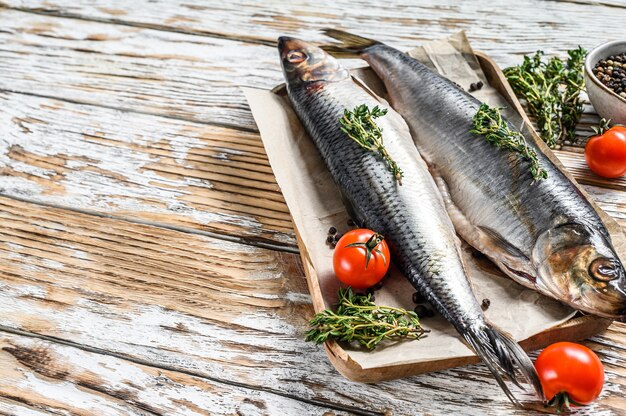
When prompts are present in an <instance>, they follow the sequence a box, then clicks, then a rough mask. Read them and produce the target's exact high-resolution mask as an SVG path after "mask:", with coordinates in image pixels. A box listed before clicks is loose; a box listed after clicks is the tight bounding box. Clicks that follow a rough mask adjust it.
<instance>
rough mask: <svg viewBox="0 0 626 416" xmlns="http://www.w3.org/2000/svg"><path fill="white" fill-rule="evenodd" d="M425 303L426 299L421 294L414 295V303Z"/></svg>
mask: <svg viewBox="0 0 626 416" xmlns="http://www.w3.org/2000/svg"><path fill="white" fill-rule="evenodd" d="M425 301H426V299H425V298H424V296H422V294H421V293H420V292H415V293H413V303H422V302H425Z"/></svg>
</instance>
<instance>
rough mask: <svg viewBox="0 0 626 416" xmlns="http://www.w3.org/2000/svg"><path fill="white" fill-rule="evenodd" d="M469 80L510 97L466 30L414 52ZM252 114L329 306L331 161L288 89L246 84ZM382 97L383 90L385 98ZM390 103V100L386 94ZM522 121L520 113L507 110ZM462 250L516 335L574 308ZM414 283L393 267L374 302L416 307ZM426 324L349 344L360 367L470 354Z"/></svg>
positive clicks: (334, 213) (493, 96) (493, 310)
mask: <svg viewBox="0 0 626 416" xmlns="http://www.w3.org/2000/svg"><path fill="white" fill-rule="evenodd" d="M409 54H410V55H411V56H413V57H415V58H416V59H419V60H420V61H422V62H424V63H426V64H427V65H428V66H430V67H431V68H433V69H435V70H437V71H439V72H440V73H442V74H443V75H445V76H446V77H448V78H449V79H451V80H452V81H455V82H456V83H458V84H459V85H461V86H463V87H464V88H466V89H467V88H468V87H469V85H470V84H471V83H475V82H477V81H482V82H483V83H484V84H485V86H484V87H483V88H482V89H481V90H479V91H477V92H476V93H475V95H476V96H477V98H478V99H480V100H482V101H485V102H487V103H489V104H490V105H493V106H500V107H505V106H506V101H505V100H504V98H503V97H502V96H500V95H499V94H498V92H497V91H496V90H495V89H494V88H492V87H490V86H489V85H487V79H486V77H485V76H484V74H483V73H482V70H481V68H480V65H479V63H478V61H477V60H476V57H475V56H474V54H473V52H472V49H471V47H470V45H469V43H468V41H467V39H466V38H465V35H464V34H463V33H460V34H457V35H454V36H452V37H450V38H448V39H444V40H436V41H432V42H428V43H425V44H424V45H422V46H421V47H420V48H416V49H414V50H412V51H410V52H409ZM353 75H355V76H356V77H358V80H359V81H358V82H363V83H364V84H365V85H366V86H367V87H369V88H370V89H371V90H372V91H373V92H375V93H376V94H378V95H379V96H381V97H382V96H384V88H383V87H382V83H381V82H380V80H379V79H378V78H377V77H376V75H375V74H374V73H373V71H372V70H371V69H369V68H363V69H357V70H354V71H353ZM244 92H245V94H246V97H247V99H248V103H249V104H250V108H251V110H252V114H253V115H254V119H255V120H256V123H257V125H258V127H259V130H260V132H261V137H262V140H263V144H264V145H265V149H266V152H267V155H268V158H269V161H270V164H271V166H272V169H273V171H274V174H275V175H276V180H277V182H278V184H279V186H280V188H281V190H282V192H283V196H284V197H285V201H286V202H287V205H288V206H289V210H290V212H291V215H292V218H293V222H294V224H295V226H296V228H297V230H298V233H299V235H300V237H301V239H302V241H303V242H304V245H305V246H306V249H307V250H306V251H307V254H308V256H309V258H310V261H311V264H312V265H313V267H314V268H315V272H316V274H317V278H318V280H319V286H320V290H321V293H322V296H323V298H324V303H325V307H326V308H331V307H333V304H334V303H335V302H336V300H337V289H338V288H339V282H338V281H337V279H336V278H335V276H334V273H333V269H332V254H333V251H332V249H331V248H330V247H329V246H328V245H327V244H326V243H325V239H326V236H327V232H328V229H329V228H330V227H331V226H334V227H337V228H338V230H339V232H341V233H343V232H345V231H347V230H348V229H349V227H348V226H347V225H346V223H347V220H348V215H347V213H346V210H345V208H344V205H343V203H342V201H341V198H340V194H339V190H338V189H337V187H336V185H335V183H334V182H333V180H332V178H331V176H330V173H329V172H328V170H327V169H326V166H325V165H324V162H323V161H322V159H321V157H320V155H319V153H318V151H317V149H316V148H315V145H314V144H313V142H312V141H311V139H310V138H309V137H308V135H307V134H306V132H305V131H304V129H303V128H302V126H301V125H300V122H299V121H298V118H297V116H296V115H295V113H294V112H293V110H292V109H291V106H290V104H289V100H288V99H287V97H286V95H285V93H284V89H283V90H280V89H277V92H276V93H274V92H270V91H266V90H259V89H251V88H245V89H244ZM381 100H382V98H381ZM382 103H383V104H384V105H385V106H388V104H387V103H386V102H384V101H382ZM509 111H510V110H509ZM509 116H511V117H512V118H513V122H515V120H517V121H518V122H520V123H521V118H520V117H519V115H517V113H514V114H513V113H511V114H509ZM463 256H464V260H465V263H466V265H467V266H468V274H469V278H470V282H471V284H472V287H473V290H474V293H475V295H476V298H477V299H478V301H479V302H481V301H482V299H489V300H490V302H491V306H490V307H489V309H488V310H487V311H486V312H485V315H486V317H487V319H489V320H490V321H491V322H493V324H494V325H496V326H497V327H499V328H501V329H502V330H504V331H506V332H508V333H510V334H511V335H512V336H513V337H514V338H515V339H516V340H522V339H526V338H529V337H531V336H532V335H535V334H537V333H539V332H542V331H544V330H546V329H548V328H551V327H554V326H556V325H559V324H561V323H563V322H565V321H567V320H568V319H569V318H571V317H572V316H573V315H574V313H575V312H574V311H573V310H572V309H571V308H569V307H567V306H565V305H563V304H561V303H559V302H557V301H555V300H552V299H549V298H547V297H545V296H543V295H540V294H538V293H537V292H534V291H532V290H529V289H525V288H524V287H522V286H520V285H519V284H517V283H515V282H514V281H512V280H511V279H509V278H507V277H504V275H503V274H502V273H501V272H500V271H498V270H497V269H496V268H494V267H493V266H492V265H491V263H489V262H488V261H486V260H481V259H480V258H475V257H474V256H472V251H471V249H470V248H469V247H468V246H467V245H466V244H464V245H463ZM413 292H415V289H414V288H413V287H412V286H411V284H410V283H409V282H408V281H407V280H406V279H405V278H404V277H403V276H402V275H401V274H400V273H399V272H398V271H397V270H395V269H393V270H392V271H391V276H390V277H389V278H386V279H385V281H384V285H383V287H382V289H381V290H379V291H377V292H376V293H375V296H376V303H377V304H380V305H390V306H397V307H402V308H405V309H409V310H411V309H413V307H414V306H415V305H414V303H413V302H412V294H413ZM422 324H423V326H424V327H425V328H426V329H429V330H431V332H430V333H429V334H428V337H426V338H424V339H421V340H419V341H404V342H397V343H393V344H390V345H386V346H384V347H382V348H380V347H379V348H377V349H376V350H375V351H373V352H368V351H363V350H359V349H349V350H348V354H349V355H350V358H351V359H352V360H354V361H356V362H357V363H358V364H359V365H360V366H361V367H363V368H374V367H383V366H388V365H392V364H393V365H399V364H410V363H418V362H425V361H434V360H441V359H448V358H454V357H469V356H472V355H474V354H473V352H472V351H471V350H470V349H469V348H468V347H467V346H466V345H465V344H464V343H463V342H462V341H461V340H460V338H459V335H458V333H457V332H456V331H455V329H454V328H453V327H452V325H450V324H449V323H448V322H447V321H446V320H444V319H443V318H442V317H440V316H435V317H434V318H425V319H423V320H422Z"/></svg>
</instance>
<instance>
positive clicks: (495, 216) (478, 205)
mask: <svg viewBox="0 0 626 416" xmlns="http://www.w3.org/2000/svg"><path fill="white" fill-rule="evenodd" d="M326 33H327V34H328V35H329V36H332V37H335V38H336V39H339V40H341V41H343V42H344V44H343V45H340V46H338V47H337V46H332V47H330V48H329V49H332V50H334V51H335V54H337V55H345V54H357V55H359V56H361V57H362V58H363V59H364V60H365V61H367V62H368V63H369V64H370V66H371V67H372V68H373V69H374V71H375V72H376V73H377V74H378V76H379V77H380V78H381V79H382V80H383V82H384V84H385V87H386V88H387V91H388V93H389V96H390V101H391V104H392V107H393V108H394V109H395V110H396V111H398V112H399V113H400V114H401V115H402V116H403V117H404V119H405V120H406V122H407V124H408V125H409V127H410V129H411V134H412V136H413V139H414V140H415V144H416V146H417V148H418V149H419V152H420V154H421V155H422V157H423V158H424V159H425V160H426V162H427V164H428V165H429V167H430V170H431V173H432V174H433V176H434V178H435V181H436V182H437V185H438V186H439V188H440V191H441V193H442V195H443V198H444V201H445V202H446V206H447V209H448V212H449V215H450V217H451V219H452V221H453V223H454V226H455V228H456V230H457V232H458V233H459V235H461V236H462V237H463V239H465V240H466V241H467V242H468V243H470V244H471V245H473V246H474V247H475V248H476V249H478V250H479V251H481V252H483V253H484V254H485V255H487V256H488V257H489V258H490V259H491V260H493V261H494V262H495V263H496V264H497V265H498V266H499V267H500V268H501V269H502V270H503V271H504V272H505V273H506V274H507V275H509V276H510V277H511V278H513V279H514V280H516V281H517V282H519V283H521V284H522V285H524V286H526V287H529V288H532V289H535V290H537V291H539V292H540V293H543V294H545V295H547V296H550V297H552V298H555V299H558V300H561V301H563V302H565V303H567V304H569V305H570V306H572V307H574V308H576V309H579V310H582V311H584V312H587V313H592V314H596V315H600V316H605V317H612V318H614V317H624V316H625V315H626V273H625V272H624V266H623V264H622V263H621V261H620V259H619V257H618V256H617V254H616V252H615V250H614V248H613V246H612V243H611V238H610V236H609V233H608V231H607V230H606V227H605V226H604V223H603V222H602V221H601V219H600V218H599V216H598V214H597V212H596V211H595V210H594V209H593V207H592V206H591V205H590V204H589V201H587V199H586V198H585V197H584V196H583V195H582V194H581V193H580V191H579V190H578V188H577V187H576V186H575V185H574V184H573V183H572V182H571V181H570V180H569V179H568V178H567V177H566V176H565V175H563V173H562V172H561V171H560V170H559V169H558V168H557V167H556V166H555V165H554V164H553V163H552V161H551V160H550V159H549V158H548V157H547V156H545V154H543V152H542V151H541V149H540V148H539V147H538V146H536V144H535V142H534V140H533V139H532V138H530V137H529V135H528V133H526V134H525V136H526V139H527V143H528V145H529V146H530V147H531V148H532V149H534V150H535V151H536V152H537V156H538V160H539V162H540V164H541V166H542V167H543V168H544V169H545V170H546V171H547V173H548V178H547V179H545V180H534V179H533V177H532V174H531V172H530V168H529V165H528V163H527V162H526V161H523V160H521V159H520V158H518V157H517V155H515V154H512V153H509V152H506V151H503V150H501V149H498V148H496V147H495V146H493V145H491V144H490V143H488V142H487V141H486V140H485V139H484V138H482V137H480V136H475V135H473V134H472V133H470V130H471V129H472V118H473V116H474V115H475V114H476V112H477V111H478V108H479V106H480V104H481V103H480V102H479V101H478V100H477V99H476V98H474V97H473V96H471V95H470V94H468V93H467V92H465V91H464V90H463V89H461V88H459V87H458V86H457V85H455V84H454V83H452V82H451V81H449V80H448V79H446V78H444V77H442V76H441V75H439V74H437V73H435V72H433V71H432V70H430V69H429V68H428V67H426V66H425V65H423V64H421V63H420V62H418V61H417V60H415V59H413V58H411V57H410V56H408V55H407V54H405V53H402V52H401V51H399V50H397V49H394V48H392V47H390V46H387V45H385V44H382V43H379V42H377V41H374V40H370V39H366V38H362V37H359V36H356V35H352V34H349V33H346V32H342V31H338V30H332V29H330V30H326ZM331 53H332V52H331ZM509 127H510V128H511V129H513V130H518V129H516V128H515V127H514V126H513V125H511V123H509Z"/></svg>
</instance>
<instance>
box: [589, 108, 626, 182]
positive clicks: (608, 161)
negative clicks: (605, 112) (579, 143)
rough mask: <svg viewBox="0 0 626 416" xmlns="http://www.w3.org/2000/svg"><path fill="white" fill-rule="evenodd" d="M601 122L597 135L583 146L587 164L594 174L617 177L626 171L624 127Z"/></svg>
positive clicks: (625, 136) (625, 131) (625, 129)
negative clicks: (609, 126)
mask: <svg viewBox="0 0 626 416" xmlns="http://www.w3.org/2000/svg"><path fill="white" fill-rule="evenodd" d="M606 127H608V123H606V122H604V120H603V121H602V122H601V126H600V129H599V130H598V133H599V134H598V135H597V136H594V137H592V138H591V139H589V141H588V142H587V145H586V146H585V159H586V160H587V165H589V168H591V170H592V171H594V172H595V173H596V174H598V175H600V176H603V177H605V178H617V177H619V176H622V175H623V174H624V173H626V127H624V126H613V127H611V128H610V129H608V130H606V131H605V130H604V129H605V128H606Z"/></svg>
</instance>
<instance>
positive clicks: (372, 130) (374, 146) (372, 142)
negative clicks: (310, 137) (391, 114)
mask: <svg viewBox="0 0 626 416" xmlns="http://www.w3.org/2000/svg"><path fill="white" fill-rule="evenodd" d="M385 114H387V109H386V108H380V107H378V106H374V108H372V109H371V110H370V108H369V107H368V106H367V105H366V104H361V105H359V106H356V107H355V108H354V109H353V110H352V111H350V110H348V109H345V110H344V112H343V115H342V116H341V117H340V118H339V124H340V125H341V130H342V131H343V132H344V133H346V134H347V135H348V136H349V137H350V138H351V139H352V140H354V141H355V142H357V143H358V144H359V145H360V146H361V147H362V148H364V149H367V150H370V151H372V152H377V153H378V154H379V155H380V157H382V158H383V160H384V161H385V164H386V165H387V168H388V169H389V171H390V172H391V173H392V174H393V176H394V177H395V178H396V180H397V181H398V183H399V184H400V185H402V177H403V173H402V169H400V168H399V167H398V165H397V163H396V162H395V161H394V160H393V159H392V158H391V156H389V153H387V149H385V146H384V144H383V134H382V132H383V129H381V128H380V127H378V125H376V122H375V121H374V120H375V119H377V118H379V117H382V116H384V115H385Z"/></svg>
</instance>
